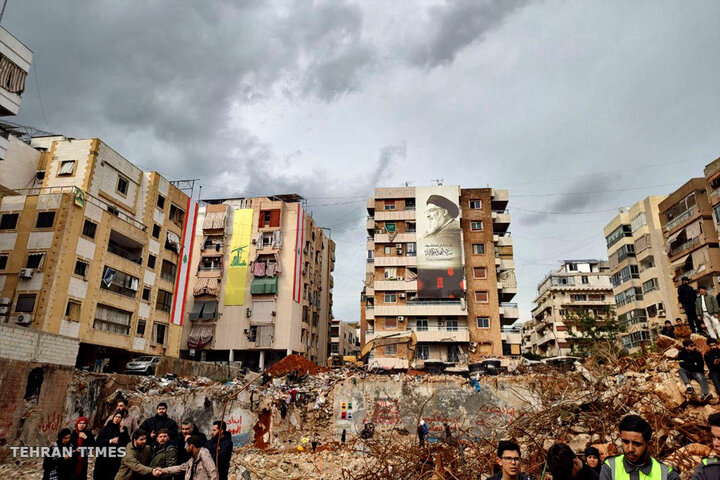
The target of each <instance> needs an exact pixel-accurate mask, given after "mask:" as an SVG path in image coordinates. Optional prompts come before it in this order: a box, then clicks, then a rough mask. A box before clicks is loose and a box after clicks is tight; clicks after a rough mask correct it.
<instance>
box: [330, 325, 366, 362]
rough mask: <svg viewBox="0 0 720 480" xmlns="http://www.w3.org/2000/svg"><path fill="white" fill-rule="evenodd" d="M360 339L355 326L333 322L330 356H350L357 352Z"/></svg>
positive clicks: (331, 326)
mask: <svg viewBox="0 0 720 480" xmlns="http://www.w3.org/2000/svg"><path fill="white" fill-rule="evenodd" d="M359 345H360V339H359V338H358V337H357V333H356V331H355V324H351V323H345V322H341V321H340V320H333V321H332V323H331V324H330V355H340V356H343V355H349V354H350V353H351V352H354V351H357V350H358V347H359Z"/></svg>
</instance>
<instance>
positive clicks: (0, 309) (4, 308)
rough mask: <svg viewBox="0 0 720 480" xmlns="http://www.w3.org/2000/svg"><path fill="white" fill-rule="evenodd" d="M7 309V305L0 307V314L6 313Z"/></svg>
mask: <svg viewBox="0 0 720 480" xmlns="http://www.w3.org/2000/svg"><path fill="white" fill-rule="evenodd" d="M9 310H10V309H9V308H8V307H0V315H7V313H8V311H9Z"/></svg>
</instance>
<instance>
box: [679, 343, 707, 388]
mask: <svg viewBox="0 0 720 480" xmlns="http://www.w3.org/2000/svg"><path fill="white" fill-rule="evenodd" d="M678 360H680V369H679V370H678V375H680V378H681V379H682V381H683V383H684V384H685V388H686V392H687V393H694V392H695V389H694V388H693V387H692V385H690V378H693V379H695V381H697V382H698V383H699V384H700V391H701V393H702V401H703V402H705V401H707V400H708V399H709V398H710V395H709V394H708V384H707V380H705V364H704V363H703V357H702V354H701V353H700V352H698V350H697V347H696V346H695V342H693V341H692V340H690V339H689V338H686V339H685V340H683V348H682V349H681V350H680V354H679V355H678Z"/></svg>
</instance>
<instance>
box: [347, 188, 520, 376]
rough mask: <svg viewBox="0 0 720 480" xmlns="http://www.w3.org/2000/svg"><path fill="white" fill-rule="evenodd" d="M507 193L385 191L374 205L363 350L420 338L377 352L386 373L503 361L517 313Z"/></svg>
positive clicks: (376, 359)
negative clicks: (385, 340) (390, 339)
mask: <svg viewBox="0 0 720 480" xmlns="http://www.w3.org/2000/svg"><path fill="white" fill-rule="evenodd" d="M507 204H508V193H507V191H505V190H493V189H491V188H477V189H464V188H460V187H459V186H437V187H398V188H377V189H375V195H374V197H373V198H371V199H369V200H368V203H367V210H368V218H367V224H366V228H367V233H368V237H367V270H366V278H365V287H364V290H363V293H362V296H361V334H360V335H361V342H362V343H363V344H366V343H367V342H371V341H372V340H373V339H375V338H378V337H385V336H388V335H393V336H409V335H410V334H411V332H413V331H414V332H415V334H416V336H417V341H418V343H417V346H416V350H415V358H408V353H407V347H406V345H404V344H400V345H388V346H384V347H379V348H375V349H373V351H372V354H371V359H370V362H371V364H374V365H377V366H380V367H386V368H408V367H409V366H410V365H415V367H416V368H423V367H425V366H428V365H429V364H433V365H434V366H435V367H437V366H445V367H452V366H459V365H462V364H466V363H472V362H476V361H479V360H480V359H482V358H485V357H489V356H500V355H502V339H501V335H500V329H501V326H502V325H509V324H512V323H513V322H515V320H517V318H518V316H519V312H518V308H517V305H516V304H515V303H511V300H512V299H513V297H514V296H515V294H516V293H517V283H516V279H515V271H514V262H513V243H512V237H511V236H510V233H509V231H508V229H509V226H510V215H509V213H508V211H507Z"/></svg>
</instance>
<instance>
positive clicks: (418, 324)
mask: <svg viewBox="0 0 720 480" xmlns="http://www.w3.org/2000/svg"><path fill="white" fill-rule="evenodd" d="M415 328H416V329H417V331H418V332H427V330H428V320H427V318H418V319H417V320H415Z"/></svg>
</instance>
